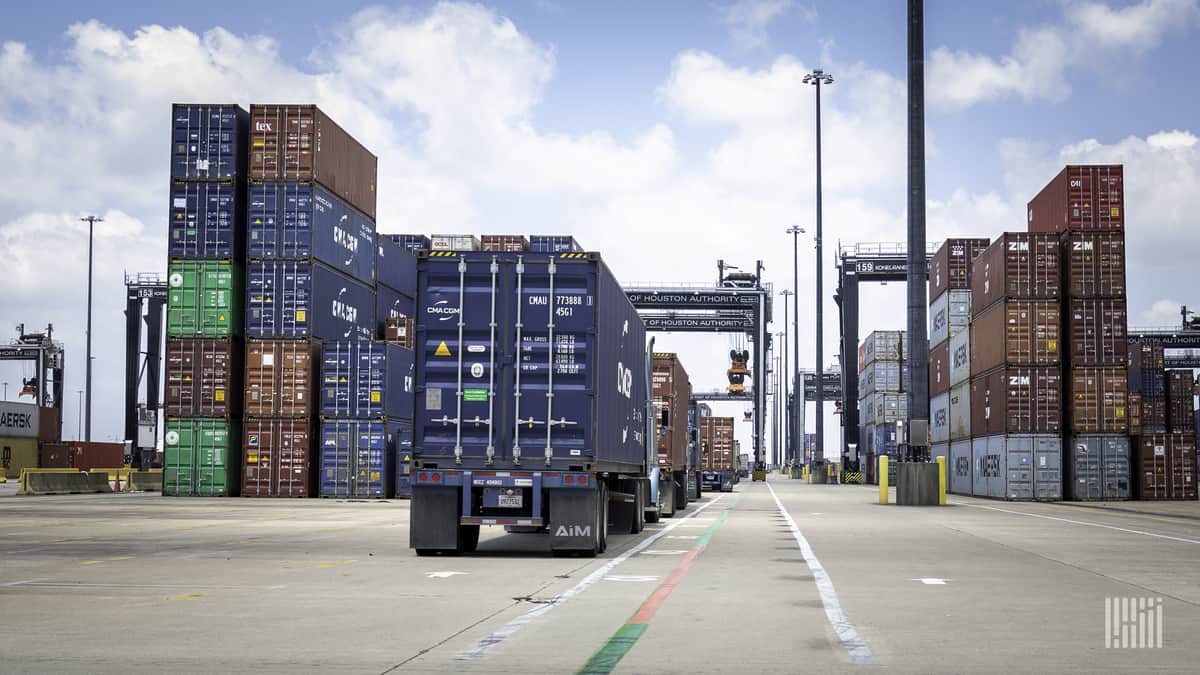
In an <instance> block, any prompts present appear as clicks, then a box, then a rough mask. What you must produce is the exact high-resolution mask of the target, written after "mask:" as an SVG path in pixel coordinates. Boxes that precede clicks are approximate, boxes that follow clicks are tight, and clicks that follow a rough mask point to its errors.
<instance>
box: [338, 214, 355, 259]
mask: <svg viewBox="0 0 1200 675" xmlns="http://www.w3.org/2000/svg"><path fill="white" fill-rule="evenodd" d="M342 222H343V223H344V222H346V218H345V217H343V218H342ZM333 241H334V243H336V244H337V245H338V246H341V247H342V248H344V249H346V250H347V251H349V252H350V253H358V238H357V237H355V236H354V235H353V234H350V233H349V232H347V231H346V230H344V229H342V228H341V227H338V226H337V225H334V226H333Z"/></svg>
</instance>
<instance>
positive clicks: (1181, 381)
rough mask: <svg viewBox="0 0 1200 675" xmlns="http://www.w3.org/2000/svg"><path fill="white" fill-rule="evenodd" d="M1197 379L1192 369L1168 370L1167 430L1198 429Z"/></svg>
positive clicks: (1178, 431)
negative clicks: (1193, 377)
mask: <svg viewBox="0 0 1200 675" xmlns="http://www.w3.org/2000/svg"><path fill="white" fill-rule="evenodd" d="M1195 395H1196V392H1195V380H1193V379H1192V371H1190V370H1168V371H1167V431H1169V432H1174V433H1183V432H1187V431H1195V430H1196V407H1195V405H1196V402H1195Z"/></svg>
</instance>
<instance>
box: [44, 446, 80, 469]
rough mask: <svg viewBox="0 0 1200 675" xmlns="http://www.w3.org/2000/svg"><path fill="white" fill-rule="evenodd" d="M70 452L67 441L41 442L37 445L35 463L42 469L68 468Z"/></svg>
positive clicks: (69, 465) (69, 466)
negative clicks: (36, 460) (36, 461)
mask: <svg viewBox="0 0 1200 675" xmlns="http://www.w3.org/2000/svg"><path fill="white" fill-rule="evenodd" d="M72 454H73V453H72V452H71V446H70V444H68V443H55V442H49V443H41V444H39V445H38V464H37V465H38V467H39V468H42V469H69V468H71V458H72V457H71V456H72Z"/></svg>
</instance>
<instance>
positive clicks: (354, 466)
mask: <svg viewBox="0 0 1200 675" xmlns="http://www.w3.org/2000/svg"><path fill="white" fill-rule="evenodd" d="M319 467H320V472H321V478H320V494H321V496H322V497H358V498H363V499H384V498H387V497H391V496H392V495H394V494H395V490H396V488H395V480H396V446H395V444H394V443H393V437H392V435H391V434H389V431H388V425H387V424H386V423H385V422H383V421H367V420H324V421H323V422H321V457H320V461H319Z"/></svg>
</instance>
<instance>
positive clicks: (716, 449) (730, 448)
mask: <svg viewBox="0 0 1200 675" xmlns="http://www.w3.org/2000/svg"><path fill="white" fill-rule="evenodd" d="M700 447H701V455H700V457H701V459H700V468H701V469H703V470H705V471H734V470H736V469H737V457H735V456H734V454H735V450H736V448H737V446H736V445H735V443H734V437H733V418H732V417H704V418H702V419H701V420H700Z"/></svg>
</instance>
